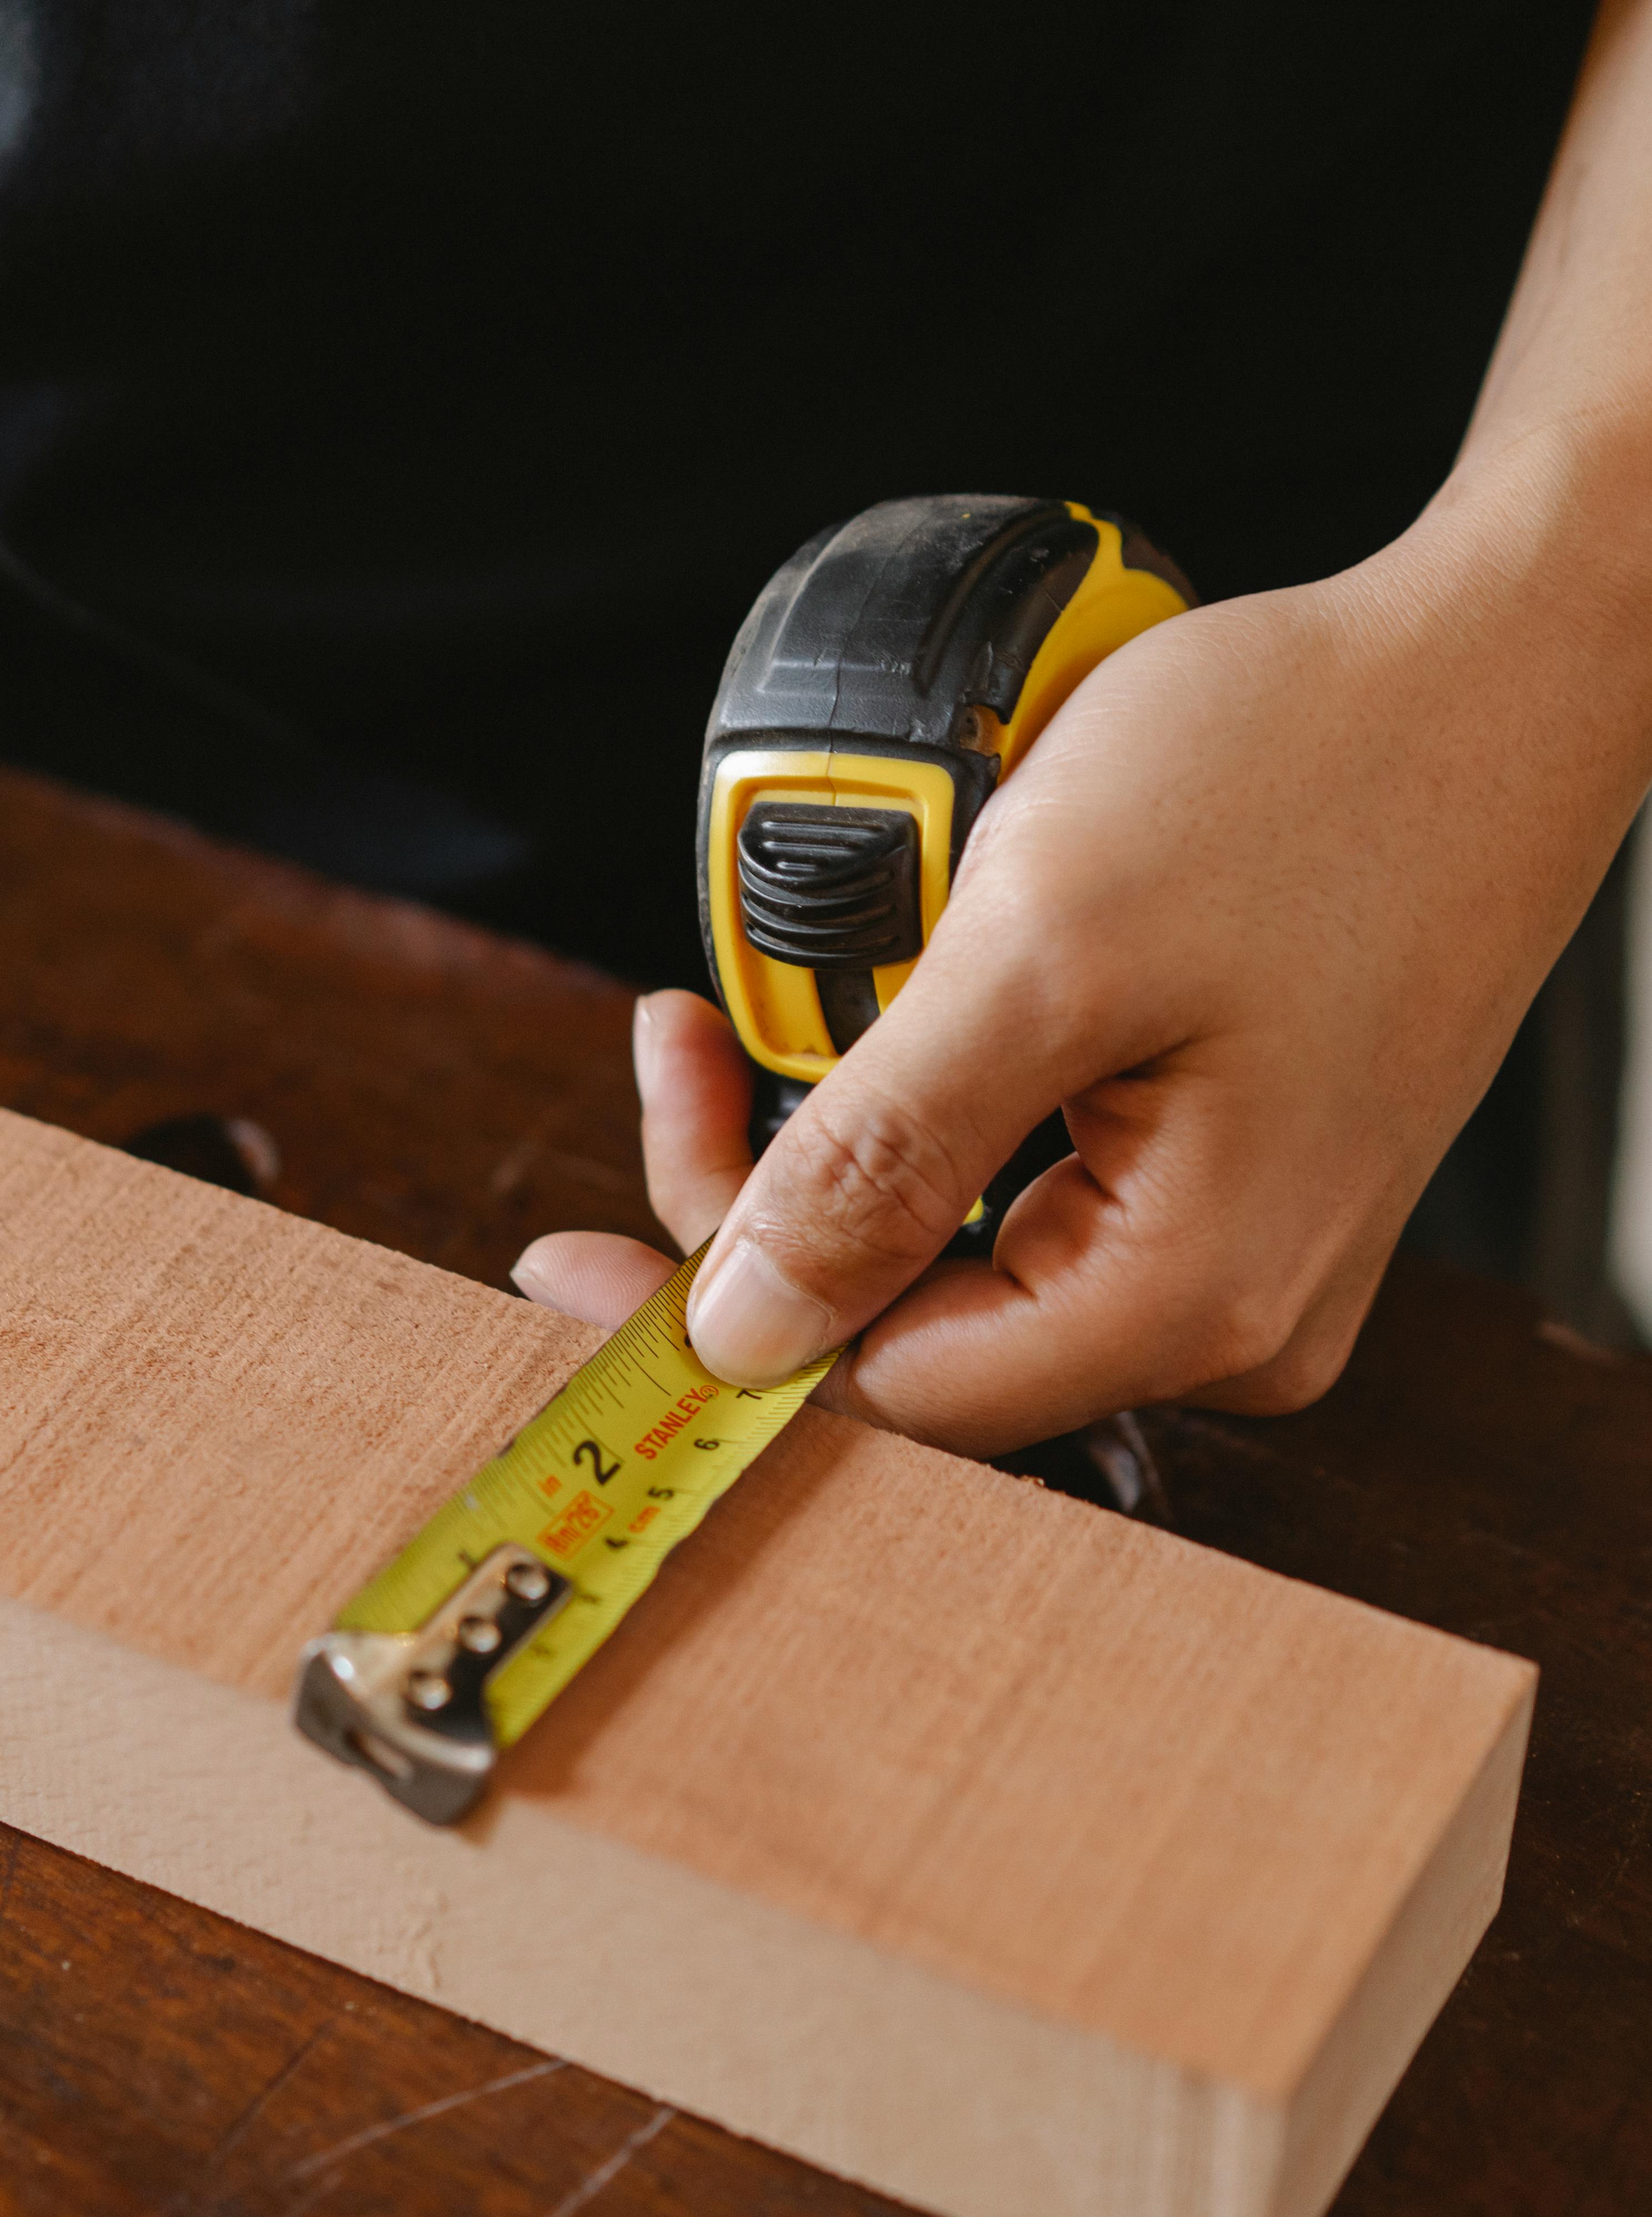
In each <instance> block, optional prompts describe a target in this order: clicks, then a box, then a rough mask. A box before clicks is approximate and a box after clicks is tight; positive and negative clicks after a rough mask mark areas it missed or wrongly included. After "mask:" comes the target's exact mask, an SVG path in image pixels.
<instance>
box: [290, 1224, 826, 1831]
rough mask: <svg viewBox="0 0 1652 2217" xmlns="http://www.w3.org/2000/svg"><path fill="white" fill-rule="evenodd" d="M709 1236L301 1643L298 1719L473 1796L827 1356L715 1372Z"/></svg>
mask: <svg viewBox="0 0 1652 2217" xmlns="http://www.w3.org/2000/svg"><path fill="white" fill-rule="evenodd" d="M709 1244H710V1242H709V1241H708V1242H707V1245H709ZM704 1254H705V1248H704V1247H702V1248H701V1249H700V1250H699V1251H698V1252H697V1253H696V1254H694V1255H691V1256H690V1257H689V1259H688V1261H687V1262H686V1263H684V1264H683V1265H682V1267H681V1268H680V1269H678V1270H677V1271H676V1272H675V1273H674V1274H673V1275H672V1276H671V1278H670V1279H669V1280H668V1281H666V1283H665V1285H664V1286H662V1287H661V1288H660V1289H659V1292H658V1293H657V1294H654V1295H653V1299H652V1300H648V1301H646V1302H645V1303H644V1304H643V1306H642V1307H641V1308H640V1309H639V1310H638V1311H637V1312H636V1314H635V1315H634V1317H633V1318H631V1319H630V1321H629V1323H628V1324H625V1325H622V1326H621V1328H620V1330H619V1331H617V1332H616V1333H615V1335H614V1337H612V1338H611V1339H609V1340H608V1341H606V1342H605V1343H603V1346H602V1347H600V1348H599V1349H597V1353H596V1354H595V1355H594V1356H592V1357H591V1360H590V1362H587V1363H585V1365H584V1366H583V1368H580V1369H579V1370H578V1371H576V1372H575V1373H574V1374H573V1376H572V1378H571V1379H570V1380H568V1382H567V1384H566V1386H564V1387H563V1388H562V1390H561V1392H560V1393H558V1394H557V1395H556V1397H555V1399H554V1400H552V1401H550V1402H548V1404H547V1405H546V1406H545V1407H544V1408H543V1409H542V1410H541V1411H540V1413H539V1414H538V1416H536V1417H534V1418H533V1419H532V1421H531V1422H530V1423H527V1424H525V1425H524V1426H523V1429H522V1430H521V1431H519V1432H518V1433H517V1436H516V1437H515V1439H513V1440H512V1441H511V1442H510V1445H509V1447H507V1448H505V1449H504V1452H503V1453H502V1454H498V1455H496V1456H495V1457H494V1459H493V1461H492V1462H490V1463H489V1464H488V1465H487V1467H486V1469H484V1470H481V1471H480V1472H479V1473H477V1475H476V1476H475V1477H474V1478H473V1479H472V1480H471V1481H470V1483H469V1485H467V1486H465V1487H464V1488H463V1489H462V1491H460V1492H459V1493H457V1494H456V1495H455V1497H454V1498H453V1499H452V1500H450V1501H449V1502H448V1503H447V1504H445V1506H444V1507H442V1508H441V1509H439V1510H437V1511H436V1514H435V1516H432V1517H431V1519H430V1522H429V1523H427V1524H426V1525H425V1526H424V1529H423V1530H422V1531H421V1532H420V1533H419V1534H418V1536H417V1537H416V1538H415V1539H413V1540H412V1541H410V1542H409V1544H408V1545H407V1547H405V1548H404V1549H403V1550H402V1552H401V1553H400V1554H399V1555H398V1556H397V1557H396V1559H394V1561H393V1562H392V1563H390V1564H388V1565H387V1566H386V1568H385V1569H384V1570H382V1571H381V1572H380V1573H379V1575H378V1576H377V1577H376V1578H374V1579H373V1580H372V1581H371V1582H370V1583H369V1584H368V1585H366V1586H364V1587H363V1588H362V1590H361V1592H360V1593H358V1594H357V1595H356V1597H355V1599H354V1600H353V1601H351V1602H350V1603H349V1604H348V1606H347V1607H346V1608H345V1609H343V1611H342V1613H341V1614H340V1615H339V1617H338V1619H337V1622H336V1624H335V1625H334V1627H333V1629H332V1630H331V1632H329V1633H325V1634H324V1635H323V1636H322V1637H321V1638H320V1639H319V1640H312V1641H311V1643H310V1645H309V1646H307V1647H306V1649H305V1651H304V1656H303V1660H302V1664H301V1667H300V1675H299V1682H298V1689H297V1697H296V1703H295V1711H294V1714H295V1720H296V1722H297V1724H298V1726H299V1728H300V1731H301V1732H306V1733H307V1734H308V1736H309V1737H310V1738H312V1739H313V1740H314V1741H316V1742H317V1743H318V1745H320V1746H322V1747H325V1749H326V1750H327V1751H328V1752H329V1753H330V1754H332V1755H335V1756H337V1757H339V1758H340V1760H341V1761H343V1762H345V1763H356V1764H359V1765H360V1766H361V1767H362V1769H365V1770H368V1771H369V1772H371V1773H372V1775H374V1777H375V1778H377V1779H378V1780H379V1782H380V1783H381V1785H382V1786H384V1787H385V1788H386V1789H387V1791H388V1792H389V1793H391V1794H393V1795H394V1796H395V1797H396V1799H397V1800H399V1801H403V1802H405V1804H406V1805H407V1806H408V1807H409V1808H410V1809H413V1810H415V1811H417V1812H418V1814H419V1815H420V1816H422V1817H427V1818H429V1819H431V1821H432V1822H434V1823H436V1824H451V1823H452V1822H454V1821H455V1819H457V1818H460V1817H462V1816H463V1815H464V1814H465V1813H466V1812H467V1810H469V1809H470V1808H472V1807H473V1806H474V1805H475V1803H476V1801H477V1800H479V1799H480V1796H481V1794H482V1793H483V1792H484V1790H485V1789H486V1785H487V1782H488V1778H489V1776H490V1775H491V1773H492V1769H493V1766H494V1763H495V1761H496V1759H497V1757H498V1752H499V1751H500V1750H501V1749H503V1748H507V1747H509V1746H510V1745H511V1744H512V1742H513V1741H515V1740H517V1739H519V1738H521V1736H522V1734H523V1732H526V1730H527V1729H528V1727H529V1725H530V1724H532V1723H533V1721H534V1720H535V1717H537V1716H538V1715H540V1714H541V1711H542V1710H543V1709H544V1708H546V1706H547V1704H548V1702H550V1701H553V1700H554V1698H555V1697H556V1695H558V1694H559V1693H560V1692H561V1690H562V1689H563V1687H564V1686H566V1683H568V1680H569V1679H570V1678H572V1677H573V1675H574V1673H575V1671H577V1670H579V1669H580V1668H581V1666H582V1665H583V1664H585V1663H586V1662H588V1661H589V1660H590V1658H591V1656H592V1655H594V1654H595V1653H596V1652H597V1648H599V1647H600V1646H602V1644H603V1640H606V1639H607V1638H608V1636H609V1633H611V1632H612V1631H613V1630H614V1628H615V1627H616V1625H617V1624H618V1623H619V1621H620V1620H621V1618H622V1616H623V1615H625V1613H626V1611H627V1610H628V1609H629V1608H630V1607H631V1605H632V1603H634V1601H635V1600H637V1598H638V1597H639V1596H640V1594H642V1593H643V1592H644V1590H646V1589H647V1587H648V1586H649V1585H650V1584H652V1582H653V1578H654V1576H655V1573H656V1572H658V1570H659V1566H660V1564H661V1563H662V1562H663V1561H664V1560H665V1557H666V1556H667V1555H668V1554H669V1553H671V1549H672V1548H673V1547H675V1546H676V1545H677V1544H678V1541H680V1540H684V1539H686V1538H687V1536H688V1535H689V1534H690V1532H692V1531H693V1529H694V1528H695V1527H696V1524H698V1523H699V1522H700V1520H701V1518H702V1516H704V1515H705V1513H706V1511H707V1510H708V1509H709V1508H710V1506H711V1504H713V1502H714V1501H715V1500H716V1499H717V1498H718V1496H719V1495H720V1494H722V1493H726V1492H727V1490H728V1488H729V1487H730V1486H731V1485H733V1482H734V1480H735V1479H737V1478H738V1477H739V1474H740V1473H741V1472H742V1471H743V1470H744V1469H745V1468H746V1466H747V1465H748V1464H749V1463H751V1462H752V1461H754V1460H755V1458H756V1457H757V1456H758V1454H761V1452H762V1451H763V1449H764V1448H765V1447H766V1446H767V1445H768V1443H769V1442H770V1440H771V1439H773V1438H774V1437H775V1436H776V1435H777V1433H778V1432H780V1431H782V1430H783V1429H784V1428H785V1426H786V1425H787V1424H788V1423H789V1422H790V1420H791V1418H792V1417H794V1416H795V1414H796V1412H797V1411H798V1410H799V1409H800V1408H801V1406H802V1405H803V1403H804V1402H805V1401H806V1400H807V1398H808V1396H809V1394H810V1393H811V1392H812V1391H813V1390H814V1386H816V1384H818V1382H819V1381H820V1379H822V1378H823V1377H824V1376H825V1375H826V1372H827V1371H828V1370H829V1369H830V1368H831V1367H832V1362H834V1361H835V1359H836V1357H835V1356H833V1355H827V1356H822V1358H821V1359H820V1362H815V1363H812V1364H811V1365H810V1366H809V1368H807V1370H802V1371H800V1372H799V1373H798V1374H797V1376H796V1377H795V1378H793V1379H791V1380H789V1381H788V1382H787V1383H786V1384H785V1385H783V1386H773V1387H770V1388H769V1389H767V1390H765V1391H764V1392H763V1393H755V1392H753V1391H752V1390H751V1389H750V1388H738V1387H735V1386H727V1385H725V1384H723V1383H722V1381H721V1380H719V1379H716V1378H714V1377H713V1376H712V1374H711V1373H710V1372H709V1371H708V1369H707V1368H705V1366H704V1364H703V1363H702V1362H701V1361H700V1360H699V1357H698V1356H696V1354H695V1352H694V1349H693V1348H692V1347H691V1346H690V1343H689V1336H688V1330H687V1325H686V1323H685V1321H684V1318H685V1312H686V1311H687V1307H688V1298H689V1288H690V1286H692V1284H693V1283H694V1276H695V1273H696V1270H697V1269H699V1266H700V1262H701V1258H702V1257H703V1255H704Z"/></svg>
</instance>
